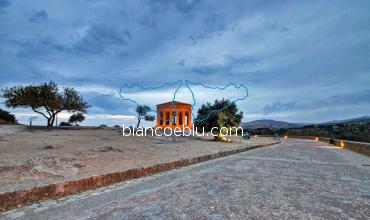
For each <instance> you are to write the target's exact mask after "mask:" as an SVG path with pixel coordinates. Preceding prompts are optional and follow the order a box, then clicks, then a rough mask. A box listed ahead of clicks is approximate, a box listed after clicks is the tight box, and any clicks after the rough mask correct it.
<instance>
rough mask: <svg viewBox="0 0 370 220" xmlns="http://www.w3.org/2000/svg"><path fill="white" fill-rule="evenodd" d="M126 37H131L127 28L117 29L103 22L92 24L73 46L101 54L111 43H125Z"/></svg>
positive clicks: (121, 44) (78, 49)
mask: <svg viewBox="0 0 370 220" xmlns="http://www.w3.org/2000/svg"><path fill="white" fill-rule="evenodd" d="M126 37H128V38H129V39H131V34H130V32H129V31H127V30H122V31H121V30H119V29H118V28H115V27H110V26H107V25H104V24H95V25H92V26H91V27H90V28H89V29H88V30H87V31H86V33H85V36H84V37H83V38H82V39H80V40H79V41H78V42H77V43H76V45H75V46H74V48H75V49H76V50H77V51H81V52H84V53H90V54H101V53H103V52H104V51H105V50H106V48H107V47H109V46H111V45H115V46H123V45H126V44H127V42H126V39H125V38H126Z"/></svg>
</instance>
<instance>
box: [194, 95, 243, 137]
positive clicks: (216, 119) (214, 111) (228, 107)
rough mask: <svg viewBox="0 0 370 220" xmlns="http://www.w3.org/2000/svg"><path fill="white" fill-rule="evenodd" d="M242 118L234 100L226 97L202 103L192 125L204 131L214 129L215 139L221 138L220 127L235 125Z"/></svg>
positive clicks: (232, 126)
mask: <svg viewBox="0 0 370 220" xmlns="http://www.w3.org/2000/svg"><path fill="white" fill-rule="evenodd" d="M242 118H243V112H239V110H238V107H237V105H236V104H235V102H231V101H230V100H228V99H222V100H217V99H216V100H215V102H214V103H213V104H211V103H207V104H203V105H202V106H201V107H200V108H199V109H198V114H197V117H196V119H195V120H194V121H195V123H194V126H195V127H197V128H198V129H200V130H202V129H204V131H211V129H212V128H214V127H216V128H218V129H214V130H213V132H215V139H216V140H222V132H221V128H222V127H227V128H229V127H231V128H234V127H237V126H238V125H239V124H240V122H241V120H242Z"/></svg>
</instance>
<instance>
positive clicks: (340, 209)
mask: <svg viewBox="0 0 370 220" xmlns="http://www.w3.org/2000/svg"><path fill="white" fill-rule="evenodd" d="M368 164H370V158H369V157H366V156H364V155H360V154H357V153H354V152H351V151H348V150H346V149H340V148H336V147H332V146H327V144H326V143H322V142H314V141H308V140H294V139H288V140H284V142H283V143H281V144H278V145H275V146H272V147H265V148H260V149H256V150H253V151H248V152H245V153H240V154H237V155H233V156H228V157H224V158H220V159H216V160H213V161H209V162H205V163H201V164H196V165H192V166H189V167H185V168H181V169H177V170H173V171H168V172H165V173H161V174H157V175H153V176H150V177H146V178H142V179H138V180H133V181H129V182H126V183H120V184H115V185H112V186H109V187H103V188H100V189H97V190H91V191H87V192H84V193H80V194H77V195H73V196H69V197H65V198H62V199H58V200H49V201H45V202H43V203H40V204H34V205H31V206H26V207H22V208H19V209H15V210H12V211H8V212H4V213H2V214H0V219H229V218H232V219H246V218H247V219H368V218H369V216H370V167H369V166H366V165H368Z"/></svg>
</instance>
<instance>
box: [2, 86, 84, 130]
mask: <svg viewBox="0 0 370 220" xmlns="http://www.w3.org/2000/svg"><path fill="white" fill-rule="evenodd" d="M2 96H3V97H4V98H5V99H6V101H5V106H7V107H9V108H31V109H32V110H33V111H34V112H36V113H38V114H41V115H42V116H43V117H45V118H46V119H47V126H48V127H50V126H52V125H53V124H54V121H55V117H56V115H57V114H58V113H60V112H62V111H68V112H86V110H87V108H88V107H89V105H88V104H87V103H86V102H85V101H84V100H83V98H82V96H80V94H79V93H78V92H77V91H76V90H75V89H73V88H64V89H63V91H62V92H59V89H58V85H57V84H56V83H55V82H49V83H42V84H40V85H28V86H14V87H10V88H5V89H2Z"/></svg>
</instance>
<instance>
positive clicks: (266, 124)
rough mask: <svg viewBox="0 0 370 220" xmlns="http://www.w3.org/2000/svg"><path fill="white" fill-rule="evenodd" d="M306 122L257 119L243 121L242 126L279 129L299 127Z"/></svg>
mask: <svg viewBox="0 0 370 220" xmlns="http://www.w3.org/2000/svg"><path fill="white" fill-rule="evenodd" d="M305 125H309V124H305V123H289V122H285V121H275V120H271V119H263V120H255V121H251V122H242V123H241V124H240V126H241V127H242V128H247V129H256V128H270V129H279V128H299V127H303V126H305Z"/></svg>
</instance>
